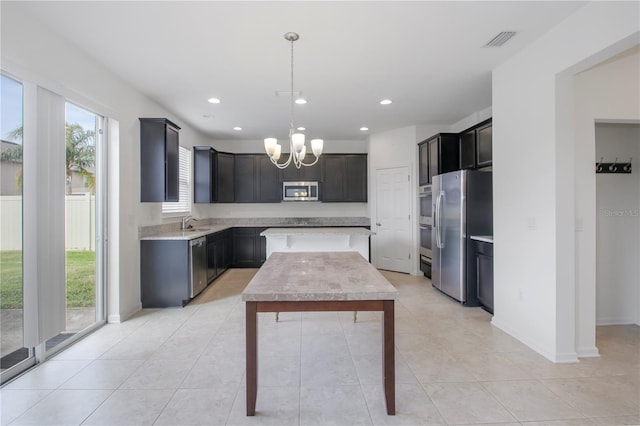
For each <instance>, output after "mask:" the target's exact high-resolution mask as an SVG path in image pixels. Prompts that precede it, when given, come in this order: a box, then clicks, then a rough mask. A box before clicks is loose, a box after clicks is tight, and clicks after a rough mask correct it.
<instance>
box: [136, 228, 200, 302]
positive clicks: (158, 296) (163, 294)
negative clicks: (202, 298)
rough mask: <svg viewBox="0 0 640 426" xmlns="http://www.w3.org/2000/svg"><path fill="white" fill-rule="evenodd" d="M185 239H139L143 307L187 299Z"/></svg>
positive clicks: (188, 291)
mask: <svg viewBox="0 0 640 426" xmlns="http://www.w3.org/2000/svg"><path fill="white" fill-rule="evenodd" d="M190 285H191V269H190V267H189V240H142V241H140V286H141V288H140V293H141V295H140V296H141V302H142V307H143V308H164V307H169V306H184V305H185V304H186V303H187V302H189V299H190V293H191V288H190Z"/></svg>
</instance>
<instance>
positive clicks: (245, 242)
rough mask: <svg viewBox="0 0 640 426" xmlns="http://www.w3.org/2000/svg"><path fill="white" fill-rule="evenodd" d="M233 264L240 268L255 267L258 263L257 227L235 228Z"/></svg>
mask: <svg viewBox="0 0 640 426" xmlns="http://www.w3.org/2000/svg"><path fill="white" fill-rule="evenodd" d="M233 245H234V251H233V254H234V256H233V264H234V266H236V267H238V268H253V267H254V265H255V263H256V257H257V256H256V254H257V250H256V232H255V228H234V230H233Z"/></svg>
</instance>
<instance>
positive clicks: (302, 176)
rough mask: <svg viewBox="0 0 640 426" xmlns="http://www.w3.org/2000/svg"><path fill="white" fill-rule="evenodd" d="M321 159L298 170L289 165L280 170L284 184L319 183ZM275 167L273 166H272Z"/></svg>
mask: <svg viewBox="0 0 640 426" xmlns="http://www.w3.org/2000/svg"><path fill="white" fill-rule="evenodd" d="M320 164H322V157H320V160H318V162H317V163H316V164H314V165H313V166H309V167H305V166H302V167H300V168H299V169H297V168H296V166H294V165H293V164H290V165H289V167H287V168H286V169H282V172H281V177H282V180H283V181H284V182H287V181H289V182H309V181H311V182H319V181H320V180H321V179H322V170H321V167H320ZM274 167H275V166H274Z"/></svg>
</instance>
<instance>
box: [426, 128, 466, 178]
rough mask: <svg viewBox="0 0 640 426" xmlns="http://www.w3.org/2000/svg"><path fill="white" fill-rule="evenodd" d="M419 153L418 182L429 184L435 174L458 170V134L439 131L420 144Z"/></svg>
mask: <svg viewBox="0 0 640 426" xmlns="http://www.w3.org/2000/svg"><path fill="white" fill-rule="evenodd" d="M418 155H419V164H418V178H419V179H418V182H419V184H420V185H429V184H431V182H432V181H433V177H434V176H436V175H439V174H442V173H447V172H451V171H454V170H458V164H459V161H460V160H459V158H458V157H459V142H458V135H457V134H456V133H438V134H437V135H435V136H432V137H430V138H429V139H427V140H424V141H422V142H420V143H419V144H418Z"/></svg>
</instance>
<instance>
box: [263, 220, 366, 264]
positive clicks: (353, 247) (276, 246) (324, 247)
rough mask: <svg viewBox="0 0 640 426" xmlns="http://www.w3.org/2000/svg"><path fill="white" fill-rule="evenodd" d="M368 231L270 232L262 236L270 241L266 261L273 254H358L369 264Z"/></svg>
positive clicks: (337, 229) (319, 229) (311, 230)
mask: <svg viewBox="0 0 640 426" xmlns="http://www.w3.org/2000/svg"><path fill="white" fill-rule="evenodd" d="M372 234H373V232H371V231H370V230H369V229H366V228H355V227H332V228H268V229H266V230H264V231H263V232H262V233H261V234H260V235H261V236H264V237H265V238H266V240H267V259H268V258H269V257H270V256H271V255H272V254H273V253H274V252H319V251H322V252H325V251H356V252H358V253H360V255H361V256H362V257H364V258H365V260H367V261H368V260H369V237H370V236H371V235H372Z"/></svg>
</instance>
